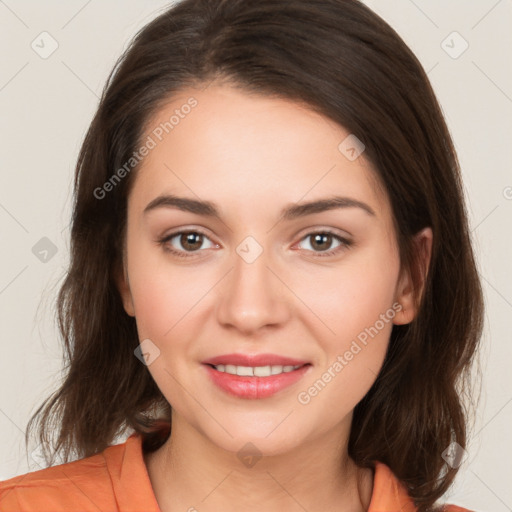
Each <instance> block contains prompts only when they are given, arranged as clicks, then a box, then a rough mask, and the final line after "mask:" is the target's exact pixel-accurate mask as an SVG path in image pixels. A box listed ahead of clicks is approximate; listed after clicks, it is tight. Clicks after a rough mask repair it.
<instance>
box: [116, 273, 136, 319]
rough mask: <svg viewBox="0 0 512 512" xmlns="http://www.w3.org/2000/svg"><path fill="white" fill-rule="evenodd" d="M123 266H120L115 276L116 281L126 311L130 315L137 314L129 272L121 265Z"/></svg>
mask: <svg viewBox="0 0 512 512" xmlns="http://www.w3.org/2000/svg"><path fill="white" fill-rule="evenodd" d="M121 266H122V268H118V270H117V272H116V276H115V281H116V284H117V289H118V291H119V294H120V296H121V300H122V302H123V307H124V310H125V311H126V313H127V314H128V315H129V316H133V317H134V316H135V308H134V306H133V299H132V294H131V291H130V283H129V281H128V273H127V272H126V269H125V268H124V265H121Z"/></svg>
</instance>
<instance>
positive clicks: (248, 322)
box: [216, 251, 293, 335]
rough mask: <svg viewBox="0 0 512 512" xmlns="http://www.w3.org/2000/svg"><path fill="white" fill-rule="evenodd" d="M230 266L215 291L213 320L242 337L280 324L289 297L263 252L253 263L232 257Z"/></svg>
mask: <svg viewBox="0 0 512 512" xmlns="http://www.w3.org/2000/svg"><path fill="white" fill-rule="evenodd" d="M232 262H233V267H232V269H231V271H230V272H229V273H228V275H227V276H226V277H225V278H224V280H223V284H222V287H221V288H220V289H219V292H220V293H219V297H218V305H217V310H216V313H217V320H218V322H219V323H220V324H222V325H223V326H224V327H229V326H231V328H235V329H237V330H238V331H240V332H241V333H243V334H245V335H249V334H253V333H255V332H257V331H258V330H261V329H262V328H263V327H268V326H274V327H278V326H279V325H282V324H284V323H285V322H286V321H287V319H288V318H289V316H290V300H291V297H292V296H293V294H292V293H291V292H290V290H288V288H287V287H286V285H285V282H286V281H285V279H284V276H281V275H279V274H280V272H279V270H277V269H275V268H273V267H275V265H272V263H271V262H270V261H269V258H268V257H267V253H266V252H265V251H263V253H262V254H260V255H259V256H258V257H257V258H256V259H255V260H254V261H252V262H250V260H247V259H244V258H243V257H241V256H240V255H239V254H238V253H236V252H235V253H234V254H233V259H232Z"/></svg>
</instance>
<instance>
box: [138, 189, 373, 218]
mask: <svg viewBox="0 0 512 512" xmlns="http://www.w3.org/2000/svg"><path fill="white" fill-rule="evenodd" d="M157 208H176V209H178V210H182V211H185V212H190V213H195V214H197V215H203V216H205V217H212V218H216V219H219V220H221V215H220V213H219V209H218V208H217V206H216V205H215V203H212V202H211V201H201V200H197V199H189V198H187V197H179V196H175V195H172V194H165V195H160V196H158V197H155V199H153V200H152V201H151V202H150V203H149V204H148V205H147V206H146V208H144V212H143V214H144V215H146V214H147V213H149V212H150V211H153V210H156V209H157ZM337 208H360V209H362V210H363V211H364V212H366V213H367V214H368V215H371V216H373V217H376V214H375V212H374V210H373V209H372V208H371V207H370V206H369V205H367V204H366V203H363V202H362V201H358V200H357V199H353V198H350V197H341V196H333V197H329V198H325V199H318V200H316V201H310V202H307V203H294V204H290V205H287V206H285V207H284V208H283V209H282V210H281V216H282V218H283V219H284V220H294V219H297V218H299V217H305V216H306V215H312V214H314V213H320V212H325V211H328V210H334V209H337Z"/></svg>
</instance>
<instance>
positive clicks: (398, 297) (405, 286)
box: [393, 227, 433, 325]
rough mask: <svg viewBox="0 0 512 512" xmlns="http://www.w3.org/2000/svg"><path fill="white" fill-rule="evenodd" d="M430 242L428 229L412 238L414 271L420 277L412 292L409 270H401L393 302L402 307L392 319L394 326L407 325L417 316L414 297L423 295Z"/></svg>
mask: <svg viewBox="0 0 512 512" xmlns="http://www.w3.org/2000/svg"><path fill="white" fill-rule="evenodd" d="M432 241H433V234H432V229H431V228H430V227H426V228H424V229H422V230H421V231H419V232H418V233H417V234H416V235H415V236H414V246H415V248H416V253H417V260H416V261H417V264H418V266H419V268H417V269H416V271H417V273H418V276H419V277H420V279H419V283H418V289H417V290H414V286H413V281H412V277H411V271H410V269H403V271H402V272H401V274H400V278H399V280H398V284H397V288H396V293H395V302H398V303H399V304H400V305H401V306H402V308H401V310H400V311H398V312H397V313H396V315H395V317H394V319H393V323H394V324H396V325H402V324H408V323H410V322H412V321H413V320H414V318H415V317H416V315H417V314H418V311H417V309H418V307H417V304H416V301H415V296H416V297H418V298H419V297H422V295H423V290H424V288H425V281H426V279H427V274H428V267H429V264H430V258H431V255H432Z"/></svg>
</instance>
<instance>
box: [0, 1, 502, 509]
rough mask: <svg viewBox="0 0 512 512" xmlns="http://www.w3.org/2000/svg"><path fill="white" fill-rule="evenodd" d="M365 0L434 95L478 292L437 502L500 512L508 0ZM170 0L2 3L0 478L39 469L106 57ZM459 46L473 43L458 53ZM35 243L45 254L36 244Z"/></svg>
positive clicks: (107, 64)
mask: <svg viewBox="0 0 512 512" xmlns="http://www.w3.org/2000/svg"><path fill="white" fill-rule="evenodd" d="M366 3H367V4H368V5H369V6H370V7H371V8H372V9H374V10H375V11H376V12H377V13H378V14H379V15H381V16H382V17H383V18H384V19H385V20H386V21H388V22H389V23H390V24H391V25H392V26H393V27H394V28H395V29H396V30H397V32H398V33H399V34H400V35H401V36H402V37H403V38H404V40H405V41H406V43H407V44H408V45H409V46H410V47H411V48H412V50H413V51H414V52H415V53H416V55H417V56H418V58H419V59H420V61H421V62H422V64H423V66H424V67H425V69H426V70H427V71H428V74H429V77H430V79H431V81H432V84H433V87H434V89H435V91H436V94H437V95H438V98H439V100H440V102H441V105H442V107H443V110H444V113H445V115H446V118H447V122H448V125H449V128H450V130H451V133H452V136H453V138H454V141H455V145H456V148H457V150H458V152H459V157H460V161H461V165H462V169H463V175H464V181H465V188H466V192H467V197H468V200H469V214H470V222H471V226H472V233H473V236H474V243H475V248H476V251H477V256H478V260H479V267H480V274H481V277H482V282H483V285H484V289H485V298H486V306H487V312H486V327H485V334H484V339H483V346H484V350H483V352H482V356H481V361H482V371H483V374H484V379H483V388H482V396H481V402H480V406H479V409H478V417H477V421H476V426H475V429H474V432H473V434H472V437H471V442H470V445H469V447H468V454H467V458H466V459H465V462H464V464H463V466H462V467H461V471H460V473H459V477H458V480H457V483H456V485H455V487H454V488H453V489H452V490H451V492H450V493H449V494H448V495H447V496H446V499H447V500H448V501H450V502H452V503H457V504H460V505H462V506H466V507H468V508H471V509H473V510H478V511H490V510H492V511H493V512H505V511H510V510H512V487H511V486H510V481H512V480H511V478H512V462H511V460H512V457H511V455H512V450H511V445H512V442H511V439H510V430H511V429H510V426H511V425H512V421H511V420H512V404H511V401H512V382H511V381H512V378H511V371H510V368H509V366H510V362H511V361H512V358H511V355H512V343H511V342H512V339H511V338H512V337H511V329H510V324H509V320H510V317H511V315H512V278H511V272H510V263H511V261H512V259H511V255H512V251H511V248H512V247H511V245H512V242H511V236H510V235H511V229H510V224H511V223H510V221H511V217H512V173H511V159H512V158H511V152H510V141H511V140H512V139H511V138H510V135H511V125H512V117H511V112H512V73H511V68H510V55H509V54H510V51H511V48H512V31H511V30H510V27H511V21H512V2H511V0H499V1H496V0H479V1H472V2H468V1H463V0H451V1H445V0H435V1H425V0H424V1H420V0H415V1H412V0H395V1H391V0H385V1H383V0H381V1H377V0H371V1H370V0H368V1H367V2H366ZM166 5H168V2H165V1H157V0H152V1H145V2H142V1H135V0H129V1H126V0H124V1H122V2H121V1H120V0H116V1H112V0H111V1H108V2H106V1H103V2H100V1H98V0H89V1H85V0H68V1H67V2H58V1H56V0H52V1H46V2H37V1H35V0H27V1H21V0H5V1H4V0H0V55H1V62H2V65H1V67H0V112H1V116H0V141H1V142H0V143H1V153H0V173H1V174H0V177H1V181H0V233H1V240H2V250H1V255H0V258H1V260H0V261H1V264H0V315H1V317H0V321H1V328H2V348H3V350H2V357H1V358H0V379H1V380H0V390H1V400H0V434H1V439H2V442H1V443H0V480H2V479H6V478H8V477H11V476H14V475H17V474H21V473H24V472H26V471H28V470H34V469H39V466H38V465H37V462H38V459H37V447H35V446H34V447H32V449H36V456H34V459H35V460H33V459H32V458H31V457H29V458H28V460H27V457H26V455H25V450H24V442H23V435H24V429H25V426H26V422H27V420H28V418H29V416H30V414H31V413H32V412H33V411H34V410H35V408H36V406H37V405H39V404H40V402H41V401H42V400H43V398H44V397H46V396H47V395H48V394H49V393H50V392H51V391H52V390H53V389H54V387H55V386H56V385H57V384H58V382H59V379H60V377H59V371H60V364H61V346H60V341H59V337H58V333H57V329H56V327H55V324H54V321H53V314H54V300H55V296H56V292H57V289H58V284H59V283H60V281H59V279H60V278H61V276H62V273H63V271H64V269H65V268H66V264H67V259H68V249H69V231H68V224H69V220H70V211H71V210H70V207H71V190H72V188H71V184H72V178H73V172H74V165H75V161H76V157H77V154H78V150H79V147H80V144H81V142H82V139H83V137H84V135H85V131H86V129H87V127H88V124H89V122H90V121H91V119H92V115H93V113H94V111H95V108H96V106H97V103H98V98H99V95H100V93H101V90H102V87H103V84H104V83H105V80H106V78H107V74H108V72H109V71H110V69H111V68H112V66H113V64H114V61H115V59H116V58H117V57H118V56H119V55H120V54H121V52H122V51H123V49H124V48H126V46H127V43H128V41H129V40H130V39H131V37H132V36H133V35H134V34H135V32H136V31H137V30H138V29H139V28H141V27H142V26H143V25H145V24H146V23H148V22H149V21H150V20H151V19H153V18H154V17H155V16H156V15H157V14H158V13H159V12H160V11H161V10H162V9H163V8H164V7H165V6H166ZM44 31H47V32H48V33H49V34H50V35H51V37H52V38H53V39H55V41H56V42H57V44H58V48H57V49H56V51H55V52H54V53H53V54H52V55H50V56H49V57H48V58H46V59H43V58H41V57H40V56H39V55H38V53H36V51H34V50H33V49H32V47H31V44H32V42H33V41H35V43H34V44H38V45H39V47H40V48H41V49H40V50H39V51H43V48H42V47H43V44H44V48H46V50H48V49H49V48H50V39H48V36H40V34H41V33H42V32H44ZM454 31H456V32H458V34H460V37H459V36H458V35H457V34H455V35H454V34H452V33H453V32H454ZM42 37H46V38H47V39H45V41H44V43H43V42H41V38H42ZM443 41H444V43H443ZM464 41H466V42H467V44H469V47H468V48H467V50H466V51H464V53H462V54H460V55H458V54H459V53H460V52H461V50H462V49H463V48H464V46H465V42H464ZM454 57H457V58H454ZM506 145H507V149H505V146H506ZM43 237H47V238H48V239H49V240H50V241H51V242H52V243H53V244H54V245H55V247H56V250H57V252H56V254H55V255H53V256H52V253H51V252H50V253H48V254H47V255H46V256H45V255H44V253H42V252H41V251H39V252H38V250H37V247H39V246H37V245H36V244H38V243H40V244H41V243H42V244H45V243H47V242H40V240H41V239H42V238H43ZM34 246H36V249H35V250H34V251H33V247H34ZM45 258H46V261H44V259H45ZM42 260H43V261H42ZM507 425H508V428H507ZM507 482H508V484H507Z"/></svg>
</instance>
